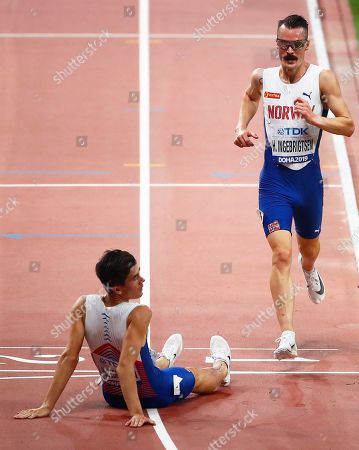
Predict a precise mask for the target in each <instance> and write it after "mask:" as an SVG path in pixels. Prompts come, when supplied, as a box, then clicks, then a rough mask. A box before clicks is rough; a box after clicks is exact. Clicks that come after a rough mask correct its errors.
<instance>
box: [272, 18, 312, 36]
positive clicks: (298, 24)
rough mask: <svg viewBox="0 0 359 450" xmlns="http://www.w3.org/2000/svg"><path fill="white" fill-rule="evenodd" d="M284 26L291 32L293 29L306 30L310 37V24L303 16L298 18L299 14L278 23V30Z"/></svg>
mask: <svg viewBox="0 0 359 450" xmlns="http://www.w3.org/2000/svg"><path fill="white" fill-rule="evenodd" d="M282 25H284V26H285V27H286V28H289V29H290V30H291V29H293V28H304V29H305V31H306V34H307V37H308V27H309V26H308V22H307V21H306V20H305V19H304V17H303V16H298V14H292V15H290V16H287V17H285V18H284V19H281V20H279V21H278V28H277V32H278V29H279V28H280V27H281V26H282Z"/></svg>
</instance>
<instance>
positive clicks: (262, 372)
mask: <svg viewBox="0 0 359 450" xmlns="http://www.w3.org/2000/svg"><path fill="white" fill-rule="evenodd" d="M279 374H284V375H358V374H359V372H324V371H322V372H312V371H300V372H297V371H295V372H286V371H270V370H248V371H247V370H240V371H238V370H235V371H231V375H279Z"/></svg>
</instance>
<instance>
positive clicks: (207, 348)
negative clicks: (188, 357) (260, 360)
mask: <svg viewBox="0 0 359 450" xmlns="http://www.w3.org/2000/svg"><path fill="white" fill-rule="evenodd" d="M184 350H209V347H185V348H184ZM231 350H232V351H233V350H243V351H257V352H261V351H271V352H273V351H274V350H275V348H264V347H263V348H261V347H231ZM298 350H300V351H305V352H307V351H313V352H337V351H338V349H337V348H298Z"/></svg>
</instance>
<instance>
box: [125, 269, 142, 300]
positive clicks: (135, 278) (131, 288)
mask: <svg viewBox="0 0 359 450" xmlns="http://www.w3.org/2000/svg"><path fill="white" fill-rule="evenodd" d="M144 282H145V279H144V278H142V277H141V274H140V268H139V266H138V264H136V265H134V266H132V267H131V270H130V273H129V274H128V275H127V278H126V281H125V284H124V286H121V292H122V297H123V298H124V299H136V298H140V297H141V296H142V293H143V292H142V290H143V283H144Z"/></svg>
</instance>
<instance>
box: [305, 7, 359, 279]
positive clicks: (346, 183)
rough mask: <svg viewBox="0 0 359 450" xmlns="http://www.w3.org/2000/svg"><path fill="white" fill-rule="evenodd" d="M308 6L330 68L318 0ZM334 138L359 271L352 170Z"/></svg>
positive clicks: (358, 222) (339, 138)
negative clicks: (354, 237) (355, 236)
mask: <svg viewBox="0 0 359 450" xmlns="http://www.w3.org/2000/svg"><path fill="white" fill-rule="evenodd" d="M307 7H308V10H309V17H310V22H311V25H312V28H313V37H314V42H315V50H316V53H317V59H318V63H319V65H320V66H323V67H328V68H329V67H330V62H329V58H328V52H327V48H326V44H325V39H324V33H323V28H322V22H321V18H320V17H316V16H317V15H318V14H316V12H317V11H318V2H317V0H307ZM332 139H333V144H334V148H335V154H336V157H337V161H338V166H339V173H340V179H341V182H342V185H343V194H344V203H345V209H346V212H347V217H348V223H349V230H350V235H351V237H352V244H353V248H354V255H355V259H356V265H357V270H358V271H359V240H358V239H353V236H354V235H355V232H357V231H358V230H359V216H358V206H357V201H356V195H355V189H354V184H353V177H352V172H351V169H350V164H349V158H348V153H347V149H346V145H345V140H344V136H338V135H335V134H332Z"/></svg>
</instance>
